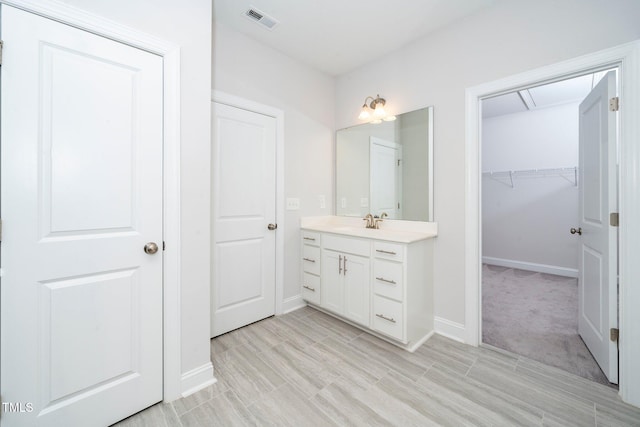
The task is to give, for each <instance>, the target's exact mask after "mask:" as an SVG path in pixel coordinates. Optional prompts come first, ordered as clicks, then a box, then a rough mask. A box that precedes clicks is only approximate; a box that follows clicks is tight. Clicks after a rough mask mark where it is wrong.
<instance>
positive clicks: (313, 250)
mask: <svg viewBox="0 0 640 427" xmlns="http://www.w3.org/2000/svg"><path fill="white" fill-rule="evenodd" d="M302 270H303V271H306V272H307V273H313V274H316V275H318V276H319V275H320V248H317V247H315V246H309V245H302Z"/></svg>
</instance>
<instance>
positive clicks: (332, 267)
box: [320, 249, 344, 314]
mask: <svg viewBox="0 0 640 427" xmlns="http://www.w3.org/2000/svg"><path fill="white" fill-rule="evenodd" d="M320 264H321V265H322V273H321V275H320V280H321V281H322V283H321V286H322V291H321V292H320V300H321V301H322V307H324V308H326V309H327V310H331V311H333V312H334V313H337V314H343V313H344V278H343V276H342V254H341V253H338V252H334V251H329V250H326V249H323V250H322V261H321V263H320Z"/></svg>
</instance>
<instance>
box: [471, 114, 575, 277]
mask: <svg viewBox="0 0 640 427" xmlns="http://www.w3.org/2000/svg"><path fill="white" fill-rule="evenodd" d="M578 106H579V103H577V102H576V103H570V104H565V105H560V106H557V107H550V108H543V109H539V110H533V111H526V112H521V113H515V114H506V115H502V116H497V117H491V118H486V119H483V120H482V171H483V176H482V256H483V259H484V260H485V262H487V263H489V264H491V263H496V264H498V265H504V266H509V267H517V268H522V269H531V270H533V271H543V272H547V273H554V274H561V275H571V276H574V275H577V269H578V243H579V241H580V240H579V239H578V238H577V236H575V235H571V234H569V229H570V228H571V227H575V226H577V224H578V219H579V215H578V187H577V186H576V185H575V181H574V179H575V173H573V172H568V173H561V174H555V173H554V174H542V173H537V174H535V173H534V174H520V173H518V171H522V170H531V169H551V168H569V167H575V166H577V165H578V130H579V128H578V116H579V115H578ZM501 171H516V172H515V174H514V175H513V176H514V177H515V178H514V180H513V188H512V187H511V185H510V184H511V181H510V179H509V178H508V176H507V175H506V174H504V173H500V172H501ZM487 172H495V173H496V174H495V175H494V176H493V177H492V176H491V175H488V174H487ZM489 258H490V259H489ZM536 264H537V265H536ZM540 265H542V266H545V267H542V266H540Z"/></svg>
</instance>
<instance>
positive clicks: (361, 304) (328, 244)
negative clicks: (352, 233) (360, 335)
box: [320, 234, 370, 326]
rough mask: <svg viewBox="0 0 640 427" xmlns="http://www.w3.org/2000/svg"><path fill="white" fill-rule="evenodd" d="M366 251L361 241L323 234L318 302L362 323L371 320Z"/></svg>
mask: <svg viewBox="0 0 640 427" xmlns="http://www.w3.org/2000/svg"><path fill="white" fill-rule="evenodd" d="M369 251H370V248H369V244H368V242H366V241H364V240H360V239H353V238H348V237H338V236H335V235H332V234H325V235H324V236H323V240H322V274H321V275H320V282H321V286H322V298H321V305H322V306H323V307H325V308H326V309H327V310H331V311H332V312H334V313H336V314H339V315H341V316H344V317H345V318H347V319H349V320H351V321H353V322H356V323H358V324H360V325H363V326H369V320H370V316H369V305H370V304H369V302H370V301H369V294H370V289H369V288H370V261H369Z"/></svg>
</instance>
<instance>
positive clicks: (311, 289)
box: [302, 285, 316, 292]
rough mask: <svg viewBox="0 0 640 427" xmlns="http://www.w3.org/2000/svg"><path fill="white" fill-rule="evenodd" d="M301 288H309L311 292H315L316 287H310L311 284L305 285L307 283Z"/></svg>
mask: <svg viewBox="0 0 640 427" xmlns="http://www.w3.org/2000/svg"><path fill="white" fill-rule="evenodd" d="M302 287H303V288H305V289H309V290H310V291H311V292H315V291H316V288H312V287H311V286H307V285H302Z"/></svg>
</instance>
